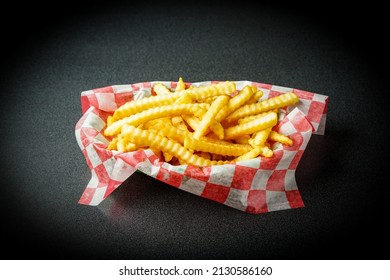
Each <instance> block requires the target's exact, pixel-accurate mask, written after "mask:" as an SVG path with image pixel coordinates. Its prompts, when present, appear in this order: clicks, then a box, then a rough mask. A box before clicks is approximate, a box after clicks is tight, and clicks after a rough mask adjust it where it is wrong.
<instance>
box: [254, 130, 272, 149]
mask: <svg viewBox="0 0 390 280" xmlns="http://www.w3.org/2000/svg"><path fill="white" fill-rule="evenodd" d="M271 129H272V127H269V128H266V129H263V130H261V131H258V132H256V133H254V134H253V137H252V138H251V139H250V140H249V144H250V145H252V146H264V144H265V142H266V141H267V139H268V136H269V135H270V133H271Z"/></svg>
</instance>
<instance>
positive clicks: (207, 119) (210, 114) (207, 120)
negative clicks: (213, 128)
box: [194, 95, 230, 139]
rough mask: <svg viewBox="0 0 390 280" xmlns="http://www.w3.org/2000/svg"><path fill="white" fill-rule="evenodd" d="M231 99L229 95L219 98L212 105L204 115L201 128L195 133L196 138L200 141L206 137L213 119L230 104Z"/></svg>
mask: <svg viewBox="0 0 390 280" xmlns="http://www.w3.org/2000/svg"><path fill="white" fill-rule="evenodd" d="M229 99H230V97H229V96H227V95H221V96H219V97H218V98H217V99H216V100H215V101H214V102H213V103H211V105H210V108H209V110H208V111H207V112H206V114H204V116H203V117H202V120H201V121H200V123H199V126H198V127H197V128H196V130H195V132H194V138H196V139H199V138H200V137H202V136H203V135H205V133H206V130H207V128H209V126H210V124H211V122H212V120H213V118H214V117H215V116H216V115H217V114H218V112H219V110H221V108H222V107H223V106H225V105H226V104H227V103H228V102H229Z"/></svg>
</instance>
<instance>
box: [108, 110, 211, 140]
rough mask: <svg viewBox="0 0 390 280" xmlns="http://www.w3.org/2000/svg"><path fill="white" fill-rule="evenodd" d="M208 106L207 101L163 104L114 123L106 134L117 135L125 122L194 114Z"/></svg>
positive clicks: (133, 122)
mask: <svg viewBox="0 0 390 280" xmlns="http://www.w3.org/2000/svg"><path fill="white" fill-rule="evenodd" d="M208 106H209V105H208V104H205V103H198V104H173V105H167V106H161V107H159V108H152V109H148V110H145V111H142V112H140V113H137V114H135V115H132V116H130V117H126V118H123V119H121V120H118V121H116V122H114V123H112V124H111V125H110V126H108V127H107V128H106V129H105V130H104V135H105V136H115V135H116V134H118V133H119V132H120V131H121V128H122V126H123V125H124V124H130V125H134V126H137V125H140V124H142V123H145V122H147V121H150V120H154V119H158V118H163V117H172V116H179V115H181V114H194V113H196V111H198V110H199V109H200V110H204V109H206V108H207V107H208Z"/></svg>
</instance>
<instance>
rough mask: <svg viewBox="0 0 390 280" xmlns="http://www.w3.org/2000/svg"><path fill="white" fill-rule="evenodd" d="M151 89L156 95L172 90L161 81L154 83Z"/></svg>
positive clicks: (168, 92) (169, 92)
mask: <svg viewBox="0 0 390 280" xmlns="http://www.w3.org/2000/svg"><path fill="white" fill-rule="evenodd" d="M153 91H154V92H155V93H156V94H157V95H163V94H171V93H172V92H171V91H170V90H169V89H168V88H167V87H166V86H165V85H164V84H162V83H157V84H154V86H153Z"/></svg>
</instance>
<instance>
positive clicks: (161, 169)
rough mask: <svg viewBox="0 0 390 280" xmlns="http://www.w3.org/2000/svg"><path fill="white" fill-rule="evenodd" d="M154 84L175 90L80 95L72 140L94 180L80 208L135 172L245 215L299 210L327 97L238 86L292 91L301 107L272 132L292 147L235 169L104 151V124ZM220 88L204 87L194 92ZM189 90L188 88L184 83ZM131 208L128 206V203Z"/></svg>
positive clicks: (268, 93) (147, 153) (139, 88)
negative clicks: (309, 152)
mask: <svg viewBox="0 0 390 280" xmlns="http://www.w3.org/2000/svg"><path fill="white" fill-rule="evenodd" d="M155 83H163V84H165V85H166V86H168V87H169V88H172V89H174V88H175V87H176V82H164V81H163V82H161V81H155V82H146V83H137V84H130V85H116V86H109V87H104V88H99V89H94V90H88V91H84V92H82V93H81V103H82V111H83V116H82V118H81V119H80V120H79V121H78V122H77V124H76V130H75V134H76V139H77V142H78V144H79V146H80V149H81V151H82V153H83V154H84V156H85V159H86V162H87V164H88V166H89V168H90V169H91V172H92V178H91V180H90V181H89V183H88V185H87V187H86V188H85V190H84V192H83V194H82V196H81V198H80V200H79V203H80V204H86V205H98V204H99V203H100V202H102V201H103V200H104V199H105V198H106V197H107V196H109V195H110V194H111V193H112V192H113V191H114V190H115V189H116V188H117V187H118V186H119V185H120V184H121V183H122V182H124V181H125V180H126V179H127V178H128V177H129V176H131V175H132V174H133V173H134V172H135V171H136V170H139V171H141V172H143V173H145V174H146V175H149V176H152V177H154V178H156V179H158V180H160V181H163V182H165V183H167V184H169V185H171V186H173V187H176V188H179V189H181V190H184V191H187V192H190V193H192V194H195V195H198V196H202V197H205V198H208V199H211V200H214V201H217V202H219V203H222V204H225V205H228V206H230V207H233V208H236V209H239V210H242V211H246V212H249V213H256V214H257V213H263V212H269V211H275V210H283V209H291V208H298V207H303V206H304V203H303V200H302V198H301V195H300V193H299V190H298V187H297V184H296V181H295V170H296V168H297V165H298V163H299V160H300V159H301V157H302V155H303V152H304V150H305V148H306V146H307V143H308V142H309V140H310V137H311V135H312V133H316V134H324V132H325V122H326V114H327V104H328V97H327V96H325V95H320V94H315V93H312V92H308V91H303V90H297V89H292V88H286V87H280V86H274V85H269V84H263V83H258V82H250V81H237V82H236V85H237V89H241V88H243V87H244V86H245V85H254V86H257V88H259V89H261V90H262V91H263V92H264V95H263V97H262V99H268V98H270V97H273V96H277V95H280V94H282V93H285V92H288V91H292V92H294V93H295V94H297V95H298V97H299V99H300V101H299V102H298V103H297V104H295V105H294V106H289V107H287V108H286V110H285V114H282V115H281V117H280V119H279V123H278V124H277V126H276V127H275V128H274V130H276V131H279V132H281V133H283V134H285V135H288V136H289V137H290V138H292V139H293V141H294V145H293V146H292V147H288V146H284V145H281V144H279V143H275V144H274V147H273V149H274V156H273V157H272V158H260V157H259V158H256V159H251V160H246V161H241V162H237V163H234V164H225V165H219V166H208V167H197V166H191V165H179V166H173V165H171V164H169V163H166V162H161V161H160V160H159V158H158V157H157V156H156V155H155V154H154V153H153V152H152V151H151V150H139V151H136V152H127V153H120V152H117V151H110V150H107V149H106V147H107V144H108V143H109V141H108V140H107V139H106V137H104V135H103V131H104V129H105V127H106V120H107V117H108V116H109V115H112V113H113V111H115V110H116V109H117V108H118V107H120V106H121V105H123V104H124V103H126V102H128V101H130V100H133V99H140V98H144V97H148V96H150V95H151V88H152V87H153V85H154V84H155ZM212 83H218V82H217V81H208V82H200V83H193V85H194V86H199V85H208V84H212ZM186 84H187V86H189V85H190V84H191V83H186ZM129 203H131V201H129Z"/></svg>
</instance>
